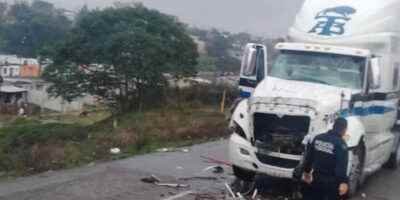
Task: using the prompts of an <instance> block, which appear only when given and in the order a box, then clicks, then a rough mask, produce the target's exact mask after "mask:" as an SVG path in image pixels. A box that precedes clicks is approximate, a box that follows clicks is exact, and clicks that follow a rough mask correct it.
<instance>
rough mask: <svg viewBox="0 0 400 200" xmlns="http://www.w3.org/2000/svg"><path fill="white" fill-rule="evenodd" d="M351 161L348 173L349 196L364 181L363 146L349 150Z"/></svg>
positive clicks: (352, 194)
mask: <svg viewBox="0 0 400 200" xmlns="http://www.w3.org/2000/svg"><path fill="white" fill-rule="evenodd" d="M350 153H351V154H352V157H353V159H352V163H351V169H350V174H349V196H354V195H355V194H356V192H357V190H358V189H359V187H360V186H361V185H362V184H363V183H364V179H365V176H364V173H363V171H364V170H363V168H364V147H363V145H359V146H358V147H356V148H355V149H353V150H351V151H350Z"/></svg>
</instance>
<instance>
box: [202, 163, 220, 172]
mask: <svg viewBox="0 0 400 200" xmlns="http://www.w3.org/2000/svg"><path fill="white" fill-rule="evenodd" d="M210 170H212V172H213V173H215V174H222V173H224V168H222V167H221V166H218V165H216V166H210V167H206V168H204V169H203V172H206V171H210Z"/></svg>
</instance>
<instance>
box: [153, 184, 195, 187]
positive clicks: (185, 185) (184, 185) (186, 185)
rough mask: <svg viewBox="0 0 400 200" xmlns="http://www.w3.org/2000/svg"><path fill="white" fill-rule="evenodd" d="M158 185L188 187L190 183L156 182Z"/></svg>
mask: <svg viewBox="0 0 400 200" xmlns="http://www.w3.org/2000/svg"><path fill="white" fill-rule="evenodd" d="M155 184H156V185H158V186H165V187H172V188H188V187H190V185H188V184H180V183H155Z"/></svg>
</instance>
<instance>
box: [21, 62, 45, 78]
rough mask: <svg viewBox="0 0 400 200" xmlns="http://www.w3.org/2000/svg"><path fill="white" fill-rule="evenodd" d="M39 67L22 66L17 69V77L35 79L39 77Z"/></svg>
mask: <svg viewBox="0 0 400 200" xmlns="http://www.w3.org/2000/svg"><path fill="white" fill-rule="evenodd" d="M40 72H41V69H40V66H39V65H37V64H24V65H22V66H21V67H20V69H19V77H21V78H35V77H39V76H40Z"/></svg>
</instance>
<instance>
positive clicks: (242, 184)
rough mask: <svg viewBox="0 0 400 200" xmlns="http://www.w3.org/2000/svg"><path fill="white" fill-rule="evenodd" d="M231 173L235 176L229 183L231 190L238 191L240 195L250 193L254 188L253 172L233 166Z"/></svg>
mask: <svg viewBox="0 0 400 200" xmlns="http://www.w3.org/2000/svg"><path fill="white" fill-rule="evenodd" d="M233 173H234V175H235V176H236V178H235V180H234V181H233V182H232V183H231V187H232V190H233V192H234V193H235V194H236V193H237V192H239V193H240V194H242V195H245V196H246V195H251V194H253V192H254V190H255V189H256V182H255V175H256V174H255V173H254V172H252V171H248V170H245V169H241V168H239V167H236V166H233Z"/></svg>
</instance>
